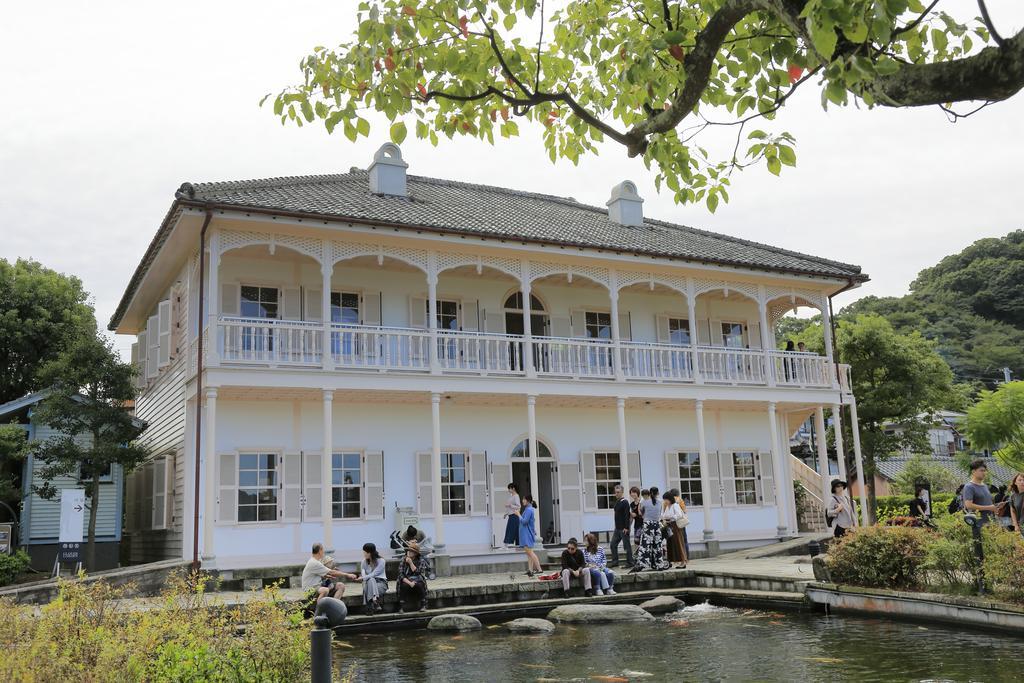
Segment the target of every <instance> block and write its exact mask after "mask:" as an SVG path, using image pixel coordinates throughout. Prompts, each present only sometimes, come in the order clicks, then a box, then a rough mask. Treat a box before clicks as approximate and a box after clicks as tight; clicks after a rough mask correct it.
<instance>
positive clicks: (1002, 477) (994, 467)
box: [875, 455, 1014, 486]
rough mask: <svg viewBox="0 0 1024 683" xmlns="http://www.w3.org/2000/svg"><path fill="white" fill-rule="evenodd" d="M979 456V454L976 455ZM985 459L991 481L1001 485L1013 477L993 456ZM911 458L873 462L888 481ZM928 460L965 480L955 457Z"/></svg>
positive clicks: (1011, 472) (901, 457)
mask: <svg viewBox="0 0 1024 683" xmlns="http://www.w3.org/2000/svg"><path fill="white" fill-rule="evenodd" d="M978 457H980V456H978ZM981 459H982V460H984V461H985V465H986V466H987V467H988V472H989V479H990V481H991V483H993V484H996V485H997V486H1001V485H1003V484H1007V483H1009V481H1010V480H1011V479H1012V478H1013V475H1014V472H1013V470H1012V469H1010V468H1009V467H1006V466H1005V465H1003V464H1002V463H1000V462H999V461H998V460H996V459H995V458H981ZM910 460H911V458H910V457H905V456H899V457H895V458H886V459H885V460H879V461H878V462H876V463H875V467H877V468H878V473H879V474H880V475H882V476H883V477H885V478H886V479H888V480H889V481H892V480H894V479H895V478H896V477H898V476H899V474H900V472H902V471H903V468H904V467H906V466H907V463H908V462H909V461H910ZM928 460H929V461H930V462H934V463H935V464H937V465H940V466H941V467H942V468H943V469H945V470H948V471H949V472H951V473H952V474H953V475H954V476H956V477H957V478H958V479H961V480H963V481H967V478H968V473H967V472H966V471H964V470H963V469H961V467H960V465H958V464H957V462H956V458H954V457H953V456H950V455H932V456H930V457H929V458H928Z"/></svg>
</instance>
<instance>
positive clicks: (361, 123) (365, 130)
mask: <svg viewBox="0 0 1024 683" xmlns="http://www.w3.org/2000/svg"><path fill="white" fill-rule="evenodd" d="M356 131H357V132H358V133H359V134H360V135H362V136H363V137H367V136H369V135H370V122H369V121H367V120H366V119H363V118H358V117H357V118H356Z"/></svg>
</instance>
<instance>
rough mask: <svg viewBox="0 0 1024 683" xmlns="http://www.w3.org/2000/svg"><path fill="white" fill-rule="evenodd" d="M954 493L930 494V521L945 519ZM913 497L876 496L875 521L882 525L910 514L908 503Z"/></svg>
mask: <svg viewBox="0 0 1024 683" xmlns="http://www.w3.org/2000/svg"><path fill="white" fill-rule="evenodd" d="M955 495H956V494H954V493H933V494H932V519H937V518H939V517H945V516H946V515H948V514H949V512H948V511H947V508H948V507H949V501H951V500H953V496H955ZM913 498H914V497H913V496H900V495H896V496H878V497H877V498H876V499H875V502H876V504H877V508H876V509H877V511H878V514H877V519H878V522H879V523H880V524H884V523H885V522H887V521H889V520H890V519H892V518H893V517H903V516H905V515H909V514H910V501H911V500H913Z"/></svg>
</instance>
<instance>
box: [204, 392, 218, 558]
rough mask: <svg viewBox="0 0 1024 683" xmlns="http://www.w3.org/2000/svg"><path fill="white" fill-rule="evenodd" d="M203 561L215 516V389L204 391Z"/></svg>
mask: <svg viewBox="0 0 1024 683" xmlns="http://www.w3.org/2000/svg"><path fill="white" fill-rule="evenodd" d="M203 429H205V430H206V431H205V438H204V439H203V479H204V482H203V491H204V495H203V498H204V501H205V502H204V504H203V559H204V560H212V559H213V558H214V552H213V520H214V518H215V517H216V515H217V388H216V387H208V388H207V389H206V415H205V416H204V419H203Z"/></svg>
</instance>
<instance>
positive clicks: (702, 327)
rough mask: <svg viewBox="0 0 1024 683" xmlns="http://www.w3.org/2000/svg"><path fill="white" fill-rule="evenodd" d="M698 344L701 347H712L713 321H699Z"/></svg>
mask: <svg viewBox="0 0 1024 683" xmlns="http://www.w3.org/2000/svg"><path fill="white" fill-rule="evenodd" d="M697 343H698V344H699V345H701V346H711V321H709V320H698V321H697Z"/></svg>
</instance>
